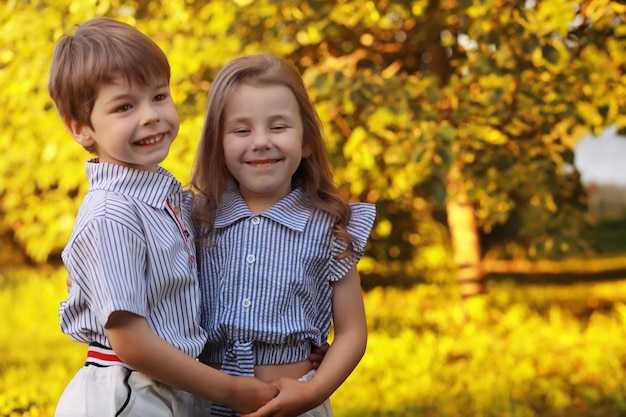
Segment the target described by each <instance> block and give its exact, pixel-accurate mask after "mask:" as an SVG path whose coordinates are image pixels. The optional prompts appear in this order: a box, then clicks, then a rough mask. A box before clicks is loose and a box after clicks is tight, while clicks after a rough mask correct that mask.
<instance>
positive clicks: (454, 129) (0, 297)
mask: <svg viewBox="0 0 626 417" xmlns="http://www.w3.org/2000/svg"><path fill="white" fill-rule="evenodd" d="M100 15H104V16H109V17H113V18H116V19H119V20H122V21H124V22H127V23H130V24H132V25H134V26H136V27H137V28H138V29H139V30H141V31H143V32H144V33H146V34H147V35H148V36H150V37H152V38H153V39H154V40H155V41H156V42H157V43H158V44H159V45H160V46H161V47H162V49H163V50H164V51H165V53H166V54H167V56H168V57H169V59H170V63H171V66H172V80H171V86H172V92H173V94H174V98H175V101H176V103H177V107H178V110H179V113H180V116H181V121H182V125H181V130H180V133H179V136H178V139H177V140H176V142H175V143H174V145H173V146H172V150H171V152H170V155H169V157H168V158H167V160H166V161H165V162H164V164H163V165H164V167H166V168H168V169H170V170H171V171H172V172H173V173H174V174H175V175H176V176H177V177H178V178H179V179H181V181H182V182H183V183H186V182H187V181H188V180H189V178H190V171H191V165H192V163H193V159H194V151H195V148H196V145H197V143H198V139H199V136H200V130H201V126H202V120H203V113H204V108H205V105H206V95H207V93H208V91H209V89H210V87H211V83H212V80H213V79H214V77H215V74H216V73H217V71H218V70H219V69H220V68H221V67H222V66H223V65H224V64H225V63H226V62H227V61H229V60H230V59H232V58H234V57H236V56H239V55H242V54H249V53H259V52H269V53H273V54H277V55H280V56H283V57H285V58H287V59H289V60H290V61H292V62H293V63H294V64H295V65H296V66H298V68H299V69H300V70H301V72H302V74H303V76H304V79H305V81H306V83H307V85H308V86H309V92H310V95H311V97H312V99H313V101H314V103H315V105H316V108H317V110H318V112H319V114H320V117H321V119H322V121H323V124H324V128H325V133H326V136H327V141H328V149H329V152H330V156H331V159H332V162H333V167H334V170H335V178H336V181H337V183H338V184H339V186H340V189H341V191H342V193H343V195H344V196H345V197H346V198H347V199H350V200H353V201H366V202H370V203H375V204H376V206H377V210H378V218H377V222H376V225H375V229H374V232H373V234H372V237H371V240H370V242H369V244H368V247H367V251H366V256H365V257H364V258H363V259H362V261H361V262H360V264H359V267H360V271H361V278H362V286H363V293H364V297H365V303H366V309H367V314H368V322H369V330H370V337H369V344H368V351H367V353H366V355H365V357H364V359H363V361H362V362H361V364H360V365H359V366H358V367H357V369H356V370H355V372H354V373H353V375H352V376H351V377H350V378H349V379H348V381H346V383H345V384H344V385H343V386H342V387H340V389H339V390H338V391H337V392H336V393H335V394H334V395H333V397H332V399H331V402H332V404H333V408H334V412H335V415H336V416H337V417H353V416H354V417H356V416H439V417H448V416H450V417H451V416H467V415H473V416H511V417H513V416H515V417H522V416H564V417H565V416H567V417H572V416H618V415H626V386H625V385H624V383H623V381H624V380H625V377H626V375H625V372H626V346H625V344H624V342H623V341H624V340H625V336H626V327H625V324H626V304H625V301H626V284H625V282H626V281H624V278H626V169H624V163H623V162H622V161H623V159H624V156H626V153H625V152H626V138H625V137H624V136H623V135H624V134H626V82H625V81H626V74H625V72H626V22H625V19H626V3H625V2H623V1H610V0H583V1H573V0H549V1H548V0H536V1H534V0H526V1H518V0H483V1H481V2H473V1H468V0H414V1H410V0H380V1H368V0H358V1H357V0H308V1H300V2H293V1H284V0H213V1H204V0H202V1H200V0H170V1H168V2H158V1H149V0H136V1H122V0H55V1H44V0H5V1H4V2H3V3H2V4H0V86H2V88H0V105H1V108H2V112H1V114H0V154H2V163H1V164H0V247H1V248H2V249H1V252H0V310H1V311H4V312H5V313H4V318H3V320H2V323H1V324H0V416H52V415H53V410H54V406H55V404H56V400H57V399H58V397H59V396H60V394H61V392H62V390H63V389H64V387H65V385H66V383H67V382H68V381H69V380H70V378H71V377H72V376H73V374H74V373H75V372H76V370H77V369H78V368H79V367H80V366H81V365H82V363H83V362H84V355H85V347H84V346H81V345H79V344H76V343H73V342H71V341H70V340H69V338H68V337H66V336H64V335H63V334H61V332H60V330H59V326H58V305H59V302H60V301H61V300H62V299H63V298H64V296H65V293H66V289H65V271H64V270H63V267H62V264H61V262H60V252H61V250H62V249H63V246H64V245H65V242H66V240H67V239H68V237H69V234H70V232H71V230H72V227H73V221H74V217H75V215H76V211H77V209H78V205H79V204H80V201H81V199H82V197H83V196H84V193H85V191H86V185H87V183H86V180H85V174H84V162H85V161H86V160H87V159H88V158H89V155H88V154H86V152H85V151H84V150H83V149H82V148H81V147H80V146H78V145H77V144H76V143H75V142H74V141H73V140H72V139H71V137H70V136H69V134H68V133H67V132H66V131H65V129H64V127H63V125H62V123H61V121H60V119H59V117H58V115H57V113H56V110H55V108H54V105H53V103H52V101H51V99H50V98H49V96H48V93H47V81H48V67H49V64H50V59H51V55H52V50H53V47H54V42H55V40H56V39H57V38H58V37H59V36H61V35H62V34H64V33H67V32H68V31H70V30H71V29H72V27H74V26H75V25H77V24H80V23H82V22H84V21H85V20H88V19H89V18H91V17H94V16H100Z"/></svg>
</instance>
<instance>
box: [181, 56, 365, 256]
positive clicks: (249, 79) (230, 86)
mask: <svg viewBox="0 0 626 417" xmlns="http://www.w3.org/2000/svg"><path fill="white" fill-rule="evenodd" d="M244 83H245V84H248V85H254V86H265V85H284V86H286V87H288V88H289V89H290V90H291V91H292V92H293V94H294V96H295V97H296V100H297V102H298V105H299V107H300V115H301V117H302V124H303V136H304V137H303V147H304V148H306V149H309V150H310V151H311V155H310V156H308V157H306V158H303V159H302V161H301V163H300V166H299V167H298V169H297V170H296V172H295V173H294V175H293V177H292V184H291V185H292V189H295V188H298V187H300V188H302V189H303V190H304V194H305V199H306V200H307V201H308V202H309V203H310V204H311V205H312V206H314V207H316V208H318V209H320V210H323V211H325V212H328V213H329V214H331V215H332V216H333V217H334V218H335V219H336V221H335V225H334V230H333V232H334V233H335V236H336V237H337V238H338V239H340V240H341V241H342V242H343V243H344V244H345V245H344V251H343V252H342V253H341V255H340V257H345V256H348V255H350V253H352V252H353V250H354V241H353V238H352V236H351V235H350V234H349V233H348V231H347V229H346V226H347V224H348V221H349V220H350V215H351V210H350V205H349V204H348V203H347V202H346V201H344V200H343V199H342V198H341V197H340V196H339V193H338V190H337V187H336V185H335V183H334V181H333V174H332V170H331V166H330V162H329V159H328V155H327V153H326V145H325V142H324V136H323V133H322V132H323V130H322V125H321V122H320V119H319V116H318V114H317V112H316V111H315V107H314V106H313V104H312V103H311V100H310V98H309V95H308V93H307V90H306V86H305V85H304V81H303V80H302V77H301V76H300V73H299V72H298V70H297V69H296V68H295V66H293V65H292V64H291V63H289V62H288V61H286V60H284V59H282V58H279V57H275V56H272V55H268V54H260V55H249V56H242V57H239V58H236V59H234V60H232V61H230V62H229V63H228V64H227V65H226V66H224V67H223V68H222V69H221V70H220V71H219V73H218V74H217V77H216V78H215V81H214V82H213V85H212V87H211V93H210V95H209V103H208V107H207V111H206V117H205V120H204V127H203V129H202V136H201V139H200V143H199V145H198V150H197V153H196V159H195V162H194V166H193V174H192V178H191V187H192V190H193V191H194V193H195V197H196V198H195V199H194V208H193V217H194V220H195V222H196V224H197V225H198V227H199V229H200V232H201V233H200V234H199V241H200V243H204V241H205V240H206V237H207V235H208V234H209V233H210V232H211V229H212V227H213V221H214V217H215V211H216V208H217V206H218V204H219V202H220V198H221V196H222V194H223V192H224V190H225V188H226V184H227V182H228V181H229V180H230V178H231V175H230V173H229V172H228V168H227V167H226V161H225V158H224V148H223V143H222V136H223V113H224V107H225V106H226V103H227V101H228V99H229V98H230V96H231V94H232V93H233V91H234V90H235V89H236V88H237V87H238V86H239V85H240V84H244Z"/></svg>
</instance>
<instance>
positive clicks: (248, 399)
mask: <svg viewBox="0 0 626 417" xmlns="http://www.w3.org/2000/svg"><path fill="white" fill-rule="evenodd" d="M106 328H107V331H108V336H109V340H110V342H111V347H112V348H113V351H114V352H115V354H116V355H117V356H118V357H119V358H120V359H121V360H122V361H123V362H124V363H126V364H128V365H130V366H131V367H132V368H134V369H136V370H137V371H139V372H141V373H143V374H145V375H147V376H148V377H150V378H152V379H154V380H156V381H159V382H161V383H163V384H166V385H169V386H171V387H173V388H177V389H181V390H184V391H187V392H190V393H192V394H194V395H197V396H200V397H203V398H206V399H208V400H210V401H214V402H219V403H221V404H224V405H227V406H228V407H230V408H232V409H234V410H236V411H239V412H243V413H246V412H251V411H254V410H256V409H258V408H259V407H260V406H261V405H263V404H265V403H266V402H267V401H268V400H270V399H271V398H273V397H274V396H275V395H276V394H277V392H278V390H277V388H276V386H274V385H271V384H266V383H263V382H261V381H259V380H258V379H256V378H250V377H248V378H246V377H234V376H231V375H227V374H225V373H223V372H221V371H219V370H217V369H214V368H211V367H210V366H207V365H204V364H202V363H200V362H198V361H197V360H195V359H194V358H192V357H190V356H188V355H187V354H185V353H184V352H182V351H180V350H179V349H177V348H176V347H174V346H173V345H171V344H170V343H168V342H167V341H165V340H164V339H162V338H161V337H160V336H158V335H157V334H156V333H154V332H153V331H152V329H151V328H150V326H148V322H147V321H146V319H145V318H143V317H141V316H138V315H136V314H132V313H129V312H125V311H117V312H114V313H113V314H111V316H110V317H109V321H108V322H107V325H106Z"/></svg>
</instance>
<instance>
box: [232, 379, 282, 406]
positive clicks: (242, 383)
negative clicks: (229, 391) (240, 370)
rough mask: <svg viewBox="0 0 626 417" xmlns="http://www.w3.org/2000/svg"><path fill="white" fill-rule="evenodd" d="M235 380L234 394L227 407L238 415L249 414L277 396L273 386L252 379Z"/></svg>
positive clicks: (276, 390)
mask: <svg viewBox="0 0 626 417" xmlns="http://www.w3.org/2000/svg"><path fill="white" fill-rule="evenodd" d="M234 378H236V379H237V386H236V392H234V393H233V397H232V398H231V401H230V404H225V405H226V406H227V407H229V408H232V409H233V410H235V411H237V412H240V413H250V412H252V411H255V410H258V409H259V408H261V406H264V405H265V404H266V403H267V402H268V401H270V400H271V399H272V398H274V397H276V395H278V394H279V389H278V387H277V386H276V385H275V384H271V383H267V382H261V380H259V379H257V378H254V377H241V376H237V377H234Z"/></svg>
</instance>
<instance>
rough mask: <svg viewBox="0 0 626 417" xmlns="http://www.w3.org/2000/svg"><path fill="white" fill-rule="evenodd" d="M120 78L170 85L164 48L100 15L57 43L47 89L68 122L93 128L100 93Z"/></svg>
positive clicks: (145, 84)
mask: <svg viewBox="0 0 626 417" xmlns="http://www.w3.org/2000/svg"><path fill="white" fill-rule="evenodd" d="M116 77H122V78H125V79H126V80H127V81H128V82H129V83H130V82H137V83H139V84H141V85H143V86H147V85H152V84H154V83H159V82H160V83H162V82H164V81H166V82H167V83H168V84H169V81H170V65H169V62H168V60H167V57H166V56H165V53H164V52H163V51H162V50H161V48H159V46H158V45H157V44H156V43H155V42H154V41H153V40H152V39H150V38H149V37H147V36H146V35H144V34H143V33H141V32H140V31H139V30H137V29H135V28H134V27H132V26H130V25H128V24H126V23H123V22H120V21H117V20H115V19H112V18H107V17H96V18H93V19H91V20H88V21H87V22H85V23H84V24H82V25H80V26H77V29H76V31H75V32H74V34H73V35H71V34H67V35H64V36H62V37H61V38H59V40H58V41H57V43H56V45H55V48H54V53H53V56H52V64H51V65H50V79H49V81H48V91H49V93H50V96H51V97H52V100H54V102H55V104H56V107H57V110H58V112H59V114H60V116H61V118H62V119H63V120H64V121H65V122H66V123H67V121H68V120H74V121H77V122H79V123H80V124H82V125H85V126H89V127H90V128H93V126H92V124H91V112H92V110H93V106H94V102H95V100H96V96H97V94H98V89H99V88H100V86H101V85H102V84H104V83H110V82H112V81H113V80H114V79H115V78H116ZM88 150H89V149H88Z"/></svg>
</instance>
